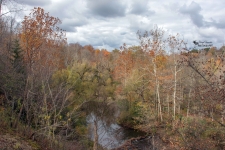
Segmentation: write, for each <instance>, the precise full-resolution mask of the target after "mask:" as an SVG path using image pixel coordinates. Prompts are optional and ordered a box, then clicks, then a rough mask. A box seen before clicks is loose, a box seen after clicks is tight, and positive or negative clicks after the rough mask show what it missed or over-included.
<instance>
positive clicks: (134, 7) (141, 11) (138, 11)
mask: <svg viewBox="0 0 225 150" xmlns="http://www.w3.org/2000/svg"><path fill="white" fill-rule="evenodd" d="M130 13H131V14H135V15H148V16H150V15H152V14H155V11H153V10H150V9H149V7H148V1H147V0H136V1H133V2H132V3H131V10H130Z"/></svg>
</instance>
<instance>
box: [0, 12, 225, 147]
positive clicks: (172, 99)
mask: <svg viewBox="0 0 225 150" xmlns="http://www.w3.org/2000/svg"><path fill="white" fill-rule="evenodd" d="M60 23H61V22H60V20H59V19H58V18H55V17H52V16H50V15H49V13H46V12H44V10H43V9H42V8H34V9H33V10H32V12H31V13H30V15H29V16H25V17H24V20H23V21H22V22H21V24H20V25H19V26H18V25H17V24H16V22H15V18H10V17H4V16H3V17H1V18H0V45H1V47H0V62H1V63H0V96H1V97H0V105H1V111H0V113H1V114H3V116H7V117H6V118H2V119H1V121H2V122H3V124H2V125H3V126H4V125H5V126H11V127H12V128H14V129H18V128H19V127H20V126H21V124H23V125H25V126H26V128H25V130H24V132H26V134H27V135H28V136H30V137H33V138H36V137H38V136H39V137H40V136H43V137H46V138H47V139H48V140H49V141H51V142H50V146H53V145H52V144H53V143H54V144H56V143H57V142H56V140H59V139H60V140H61V141H63V140H65V141H68V140H75V139H76V140H77V141H78V140H79V141H82V140H83V139H84V136H83V135H85V134H87V126H86V116H87V110H85V109H89V110H91V108H90V107H91V106H88V107H87V104H88V102H90V101H95V102H105V103H109V104H110V103H116V104H117V105H118V107H119V109H120V111H119V112H120V115H119V117H118V122H119V123H120V124H121V125H123V126H127V127H130V128H135V129H138V130H143V131H145V132H147V133H149V134H159V135H160V137H161V138H162V139H163V141H164V142H165V143H167V145H168V147H170V148H171V149H173V148H177V149H195V148H196V149H212V148H217V149H223V148H224V146H225V144H224V139H225V132H224V131H225V130H224V127H225V125H224V115H225V109H224V108H225V106H224V102H225V101H224V98H225V92H224V83H225V82H224V81H225V78H224V72H225V68H224V50H225V49H224V47H221V48H220V49H216V48H215V47H212V48H210V49H205V50H192V51H187V50H186V48H185V46H186V45H185V43H184V41H183V40H182V39H181V38H180V37H179V35H170V36H168V37H166V36H165V33H164V30H163V29H161V28H158V27H155V28H154V29H152V30H150V31H147V32H145V33H141V32H138V33H137V35H138V37H139V41H140V45H138V46H131V47H129V46H127V45H126V44H124V45H123V46H121V48H120V49H119V50H117V49H115V50H113V51H112V52H109V51H107V50H104V49H103V50H98V49H94V48H93V47H92V46H91V45H86V46H81V45H80V44H78V43H76V44H68V43H67V41H66V34H65V33H66V32H65V31H64V30H62V29H60V28H59V27H58V25H59V24H60ZM90 104H93V103H90ZM94 106H95V105H94V104H93V107H94ZM107 106H108V105H107ZM107 106H105V105H104V107H107ZM97 109H101V107H99V108H97ZM100 112H101V111H99V113H100ZM102 116H104V111H102ZM28 129H29V130H28ZM96 142H97V139H96V140H95V142H94V143H95V144H94V146H93V144H90V143H88V142H86V146H87V147H85V148H86V149H87V148H88V146H89V147H90V146H93V148H94V149H97V146H96ZM48 144H49V143H47V145H48ZM58 146H59V147H60V144H59V145H58ZM61 146H62V145H61ZM67 146H68V144H67ZM82 146H85V144H83V145H82ZM71 147H72V146H71ZM67 148H68V147H67ZM73 148H74V147H72V149H73Z"/></svg>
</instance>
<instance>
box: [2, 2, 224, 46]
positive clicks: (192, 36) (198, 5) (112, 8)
mask: <svg viewBox="0 0 225 150" xmlns="http://www.w3.org/2000/svg"><path fill="white" fill-rule="evenodd" d="M16 1H17V2H18V3H20V4H22V8H23V11H22V12H20V13H18V15H19V16H21V19H22V18H23V16H24V15H28V14H29V13H30V12H31V9H32V8H34V7H41V8H43V9H44V10H45V11H46V12H49V13H50V15H51V16H54V17H58V18H59V19H61V21H62V24H61V25H60V27H61V28H62V29H65V30H66V32H67V38H68V43H77V42H78V43H80V44H81V45H88V44H91V45H92V46H94V47H95V48H99V49H103V48H104V49H107V50H113V49H115V48H117V49H118V48H119V47H120V46H121V45H122V44H123V43H126V44H127V45H131V46H132V45H139V40H138V37H137V34H136V33H137V31H142V32H144V31H150V30H151V29H153V28H154V26H156V25H157V26H158V27H160V28H162V29H163V30H165V33H166V35H176V34H177V33H178V34H179V35H180V38H181V39H184V40H185V41H186V42H187V43H188V47H192V46H194V44H193V41H194V40H197V41H211V42H212V43H213V45H214V46H217V47H221V46H222V45H223V43H224V40H225V34H224V33H225V18H224V14H225V9H224V8H225V0H16ZM6 10H7V8H5V11H6ZM3 11H4V9H3Z"/></svg>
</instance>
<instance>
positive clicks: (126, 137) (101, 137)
mask: <svg viewBox="0 0 225 150" xmlns="http://www.w3.org/2000/svg"><path fill="white" fill-rule="evenodd" d="M83 108H84V110H86V113H87V114H88V115H87V117H86V122H87V125H88V137H89V138H90V139H91V140H92V141H95V140H96V138H95V137H96V135H98V137H97V139H98V141H97V142H98V144H100V145H101V147H103V148H104V149H118V150H120V149H124V148H121V146H122V147H123V146H124V145H125V146H126V149H131V150H132V149H141V150H145V149H148V150H149V149H154V150H156V149H158V148H156V147H155V143H157V142H155V140H156V141H160V140H159V138H157V139H156V138H155V137H154V136H153V137H151V136H147V135H146V133H144V132H140V131H137V130H133V129H128V128H125V127H122V126H120V125H119V124H117V118H118V116H119V113H120V110H119V109H118V106H117V105H116V104H115V103H105V102H96V101H90V102H88V103H86V105H84V106H83ZM96 133H97V134H96ZM129 143H130V144H129ZM127 144H128V145H127ZM131 147H132V148H131ZM133 147H134V148H133Z"/></svg>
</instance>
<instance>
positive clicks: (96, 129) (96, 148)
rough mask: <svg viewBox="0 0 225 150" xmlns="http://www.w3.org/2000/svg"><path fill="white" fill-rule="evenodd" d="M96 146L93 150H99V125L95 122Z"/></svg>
mask: <svg viewBox="0 0 225 150" xmlns="http://www.w3.org/2000/svg"><path fill="white" fill-rule="evenodd" d="M94 133H95V135H94V146H93V150H98V123H97V121H96V120H95V121H94Z"/></svg>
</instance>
